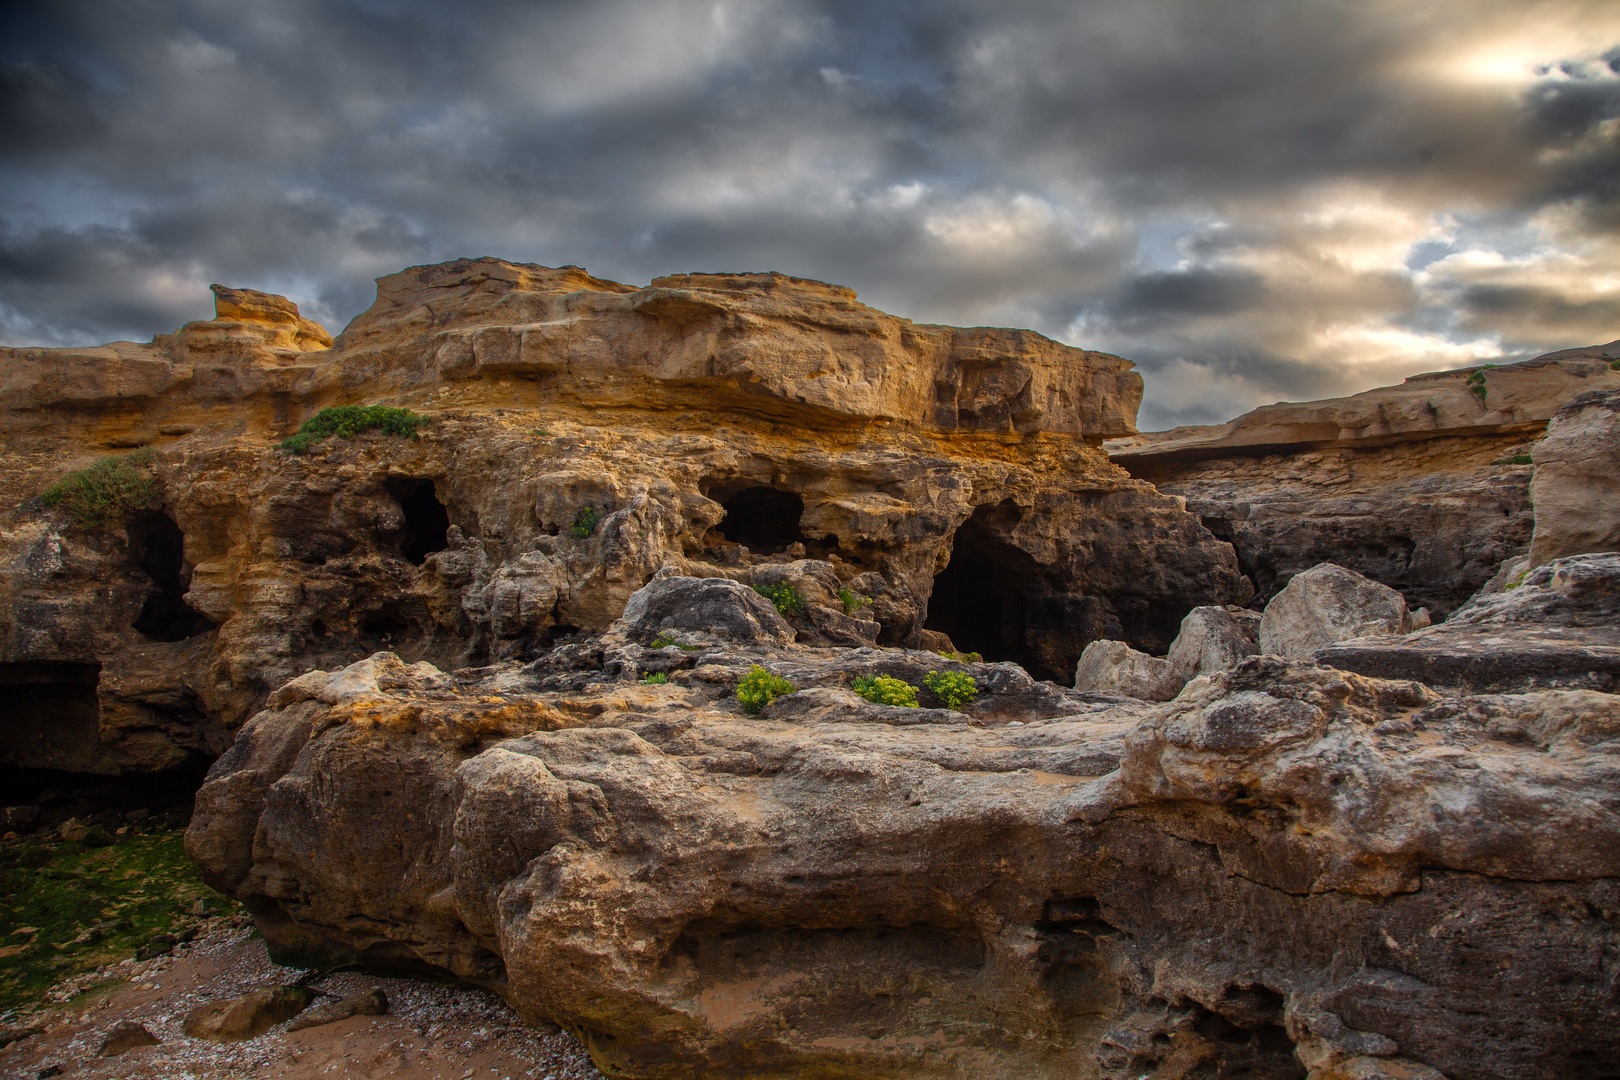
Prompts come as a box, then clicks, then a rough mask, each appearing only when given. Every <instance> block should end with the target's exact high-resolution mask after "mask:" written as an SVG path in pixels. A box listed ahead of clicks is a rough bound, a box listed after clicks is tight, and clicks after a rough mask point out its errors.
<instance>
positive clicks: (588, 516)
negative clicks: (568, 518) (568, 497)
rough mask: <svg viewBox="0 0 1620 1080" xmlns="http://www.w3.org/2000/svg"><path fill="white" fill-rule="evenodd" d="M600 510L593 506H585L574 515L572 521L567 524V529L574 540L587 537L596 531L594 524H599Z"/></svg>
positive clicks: (600, 518) (600, 519)
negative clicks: (570, 523)
mask: <svg viewBox="0 0 1620 1080" xmlns="http://www.w3.org/2000/svg"><path fill="white" fill-rule="evenodd" d="M601 521H602V511H600V510H598V509H597V508H596V507H594V506H587V507H585V508H584V509H582V510H580V512H579V513H577V514H575V515H574V523H573V524H572V525H570V526H568V531H569V533H570V534H572V535H573V537H574V539H575V540H586V539H589V538H590V536H591V534H592V533H594V532H596V526H597V525H599V524H601Z"/></svg>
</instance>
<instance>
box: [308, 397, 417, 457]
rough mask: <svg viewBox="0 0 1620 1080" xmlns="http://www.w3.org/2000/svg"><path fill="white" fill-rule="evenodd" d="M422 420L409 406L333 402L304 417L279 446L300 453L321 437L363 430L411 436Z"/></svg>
mask: <svg viewBox="0 0 1620 1080" xmlns="http://www.w3.org/2000/svg"><path fill="white" fill-rule="evenodd" d="M422 420H423V418H422V417H421V416H418V415H417V414H416V413H413V412H411V410H409V409H394V408H390V407H389V406H387V405H334V406H331V407H330V408H325V409H322V410H321V411H320V412H318V413H316V414H315V415H314V416H312V417H310V418H309V419H308V420H305V421H304V424H303V426H302V427H300V428H299V429H298V434H296V435H289V436H288V437H287V438H285V439H283V440H281V448H282V449H283V450H285V451H287V453H289V454H302V453H305V452H306V451H308V450H309V448H310V447H312V446H314V445H315V444H316V443H318V442H320V441H321V440H322V439H348V438H352V437H354V436H355V435H358V434H360V433H361V432H362V431H380V432H382V433H383V434H385V435H399V436H401V437H403V438H407V439H414V438H416V429H417V427H418V426H420V425H421V423H422Z"/></svg>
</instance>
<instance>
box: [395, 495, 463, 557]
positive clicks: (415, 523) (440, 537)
mask: <svg viewBox="0 0 1620 1080" xmlns="http://www.w3.org/2000/svg"><path fill="white" fill-rule="evenodd" d="M388 493H389V494H390V495H392V496H393V497H394V501H395V502H396V503H398V504H399V509H400V512H401V513H403V514H404V515H405V528H404V530H403V531H402V532H401V533H400V537H399V553H400V554H401V555H403V556H405V558H406V559H407V560H408V561H410V562H411V563H412V564H414V565H416V566H421V565H422V564H423V563H425V562H427V557H428V556H429V555H431V554H433V553H434V552H435V551H443V550H444V549H445V548H447V547H449V546H450V512H449V511H448V510H446V509H445V507H444V503H442V502H440V501H439V497H438V495H437V494H435V493H434V490H433V481H432V480H429V479H426V478H425V477H416V476H395V477H391V478H390V479H389V481H388Z"/></svg>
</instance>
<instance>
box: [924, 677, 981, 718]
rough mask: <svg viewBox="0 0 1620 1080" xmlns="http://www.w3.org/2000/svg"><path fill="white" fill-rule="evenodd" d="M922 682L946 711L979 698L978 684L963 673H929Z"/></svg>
mask: <svg viewBox="0 0 1620 1080" xmlns="http://www.w3.org/2000/svg"><path fill="white" fill-rule="evenodd" d="M923 682H925V683H926V684H928V689H930V690H932V691H933V692H934V696H935V697H937V698H939V700H940V701H942V702H944V703H945V707H946V708H947V709H960V708H961V707H962V706H963V705H966V704H967V703H968V702H970V701H972V700H973V699H974V698H976V697H978V696H979V684H978V683H977V682H975V681H974V679H973V676H971V675H969V674H968V673H967V672H965V671H930V672H929V673H928V678H926V679H924V680H923Z"/></svg>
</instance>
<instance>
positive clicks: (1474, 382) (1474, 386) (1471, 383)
mask: <svg viewBox="0 0 1620 1080" xmlns="http://www.w3.org/2000/svg"><path fill="white" fill-rule="evenodd" d="M1495 366H1496V365H1495V364H1485V365H1484V366H1482V367H1478V368H1475V369H1474V370H1473V371H1471V372H1469V374H1468V378H1466V379H1464V380H1463V382H1464V383H1465V384H1466V385H1467V387H1468V389H1470V390H1472V391H1473V392H1474V396H1475V397H1477V398H1479V403H1480V404H1481V405H1483V404H1485V372H1486V371H1488V370H1490V369H1491V368H1493V367H1495Z"/></svg>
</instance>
